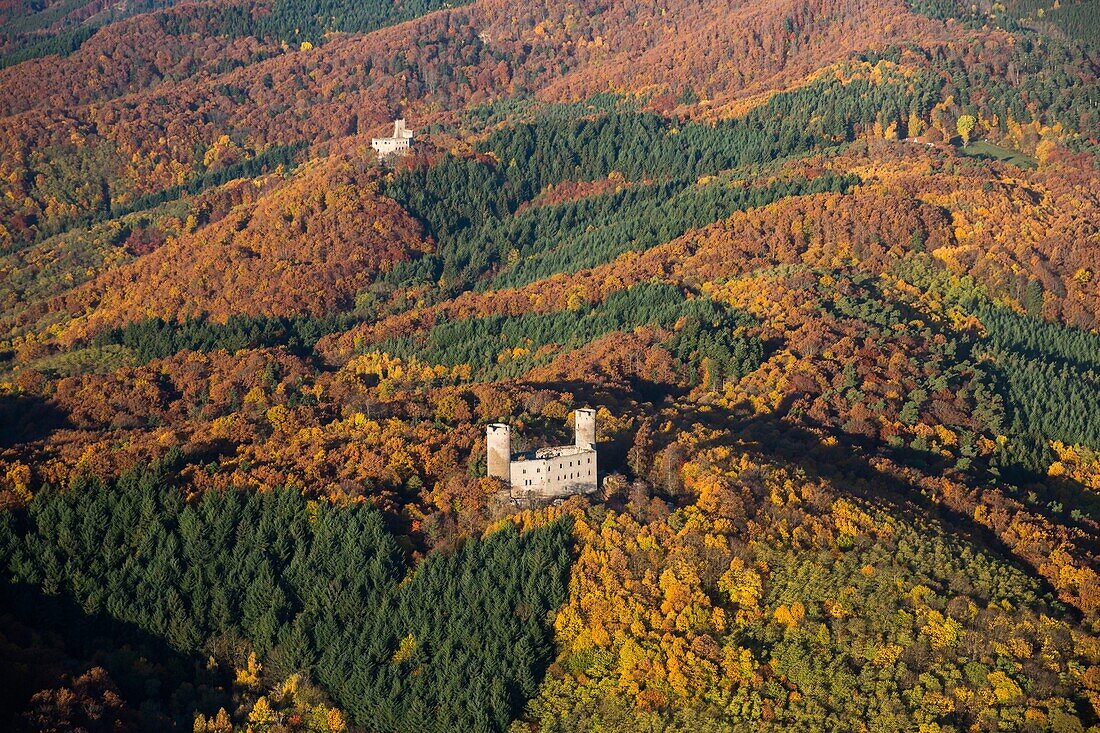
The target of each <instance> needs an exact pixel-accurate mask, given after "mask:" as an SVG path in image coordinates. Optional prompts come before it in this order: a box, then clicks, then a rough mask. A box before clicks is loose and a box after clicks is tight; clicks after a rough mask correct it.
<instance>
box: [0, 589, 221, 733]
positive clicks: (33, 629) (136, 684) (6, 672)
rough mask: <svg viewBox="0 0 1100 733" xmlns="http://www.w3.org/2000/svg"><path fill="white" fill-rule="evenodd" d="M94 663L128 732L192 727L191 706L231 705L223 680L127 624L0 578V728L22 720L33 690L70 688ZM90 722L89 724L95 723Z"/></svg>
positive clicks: (21, 726)
mask: <svg viewBox="0 0 1100 733" xmlns="http://www.w3.org/2000/svg"><path fill="white" fill-rule="evenodd" d="M94 667H100V668H102V669H104V670H105V671H106V672H107V674H108V675H109V677H110V680H111V682H113V683H114V685H115V686H116V687H117V689H118V692H119V695H120V697H121V698H122V700H123V701H124V703H125V708H126V710H127V711H128V712H127V713H126V721H127V723H132V725H133V728H132V729H133V730H181V731H183V730H190V728H191V724H192V720H193V715H194V712H195V711H198V710H201V711H204V712H207V713H209V712H214V711H217V709H218V708H219V707H226V708H227V709H231V707H230V706H231V703H232V700H231V698H230V695H229V693H228V691H227V690H228V686H229V685H228V683H229V680H228V678H227V677H226V676H225V675H224V674H223V673H221V672H220V671H219V670H218V669H209V668H207V664H206V660H205V659H203V658H202V657H201V656H199V655H187V654H183V653H180V652H178V651H177V650H175V649H173V648H172V647H170V646H169V645H168V644H167V643H166V642H165V641H164V640H163V639H161V638H159V637H157V636H155V635H153V634H151V633H149V632H147V631H145V630H143V629H141V628H139V627H137V626H135V625H133V624H130V623H126V622H123V621H119V620H117V619H114V618H111V617H109V616H106V615H105V614H98V613H97V614H89V613H87V612H86V611H85V610H84V609H83V608H82V607H81V606H80V605H79V604H77V603H75V602H74V601H73V600H71V599H69V598H65V597H61V596H51V595H47V594H45V593H43V592H42V591H41V590H40V589H38V588H37V587H34V586H29V585H15V584H9V583H7V582H3V581H0V729H2V730H12V731H20V730H32V729H33V725H31V724H29V723H28V722H27V721H25V720H22V716H23V714H24V713H26V712H28V710H29V709H30V706H31V696H32V695H34V694H35V693H36V692H38V691H40V690H44V689H55V688H59V687H70V686H71V682H72V680H73V679H74V678H76V677H79V676H81V675H83V674H84V673H86V672H87V671H88V670H89V669H92V668H94ZM93 728H94V726H93Z"/></svg>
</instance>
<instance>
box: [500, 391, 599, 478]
mask: <svg viewBox="0 0 1100 733" xmlns="http://www.w3.org/2000/svg"><path fill="white" fill-rule="evenodd" d="M574 429H575V439H574V441H573V445H564V446H557V447H553V448H539V449H538V450H534V451H528V452H526V453H512V428H511V427H510V426H508V425H505V424H502V423H493V424H492V425H488V426H486V428H485V447H486V452H487V454H488V463H489V476H490V477H492V478H498V479H500V480H501V481H504V482H506V483H507V484H508V485H509V487H510V489H511V491H510V493H511V496H512V498H513V499H524V500H540V499H560V498H563V497H566V496H572V495H574V494H590V493H592V492H594V491H595V490H596V487H597V477H598V474H597V470H596V411H595V410H593V409H590V408H581V409H578V410H577V411H576V412H575V413H574Z"/></svg>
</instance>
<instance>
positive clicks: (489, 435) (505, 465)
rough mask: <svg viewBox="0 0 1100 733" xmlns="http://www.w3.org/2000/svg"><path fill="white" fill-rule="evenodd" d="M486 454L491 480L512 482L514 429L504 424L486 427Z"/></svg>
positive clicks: (493, 424)
mask: <svg viewBox="0 0 1100 733" xmlns="http://www.w3.org/2000/svg"><path fill="white" fill-rule="evenodd" d="M485 452H486V454H487V460H488V464H489V465H488V471H487V473H488V474H489V477H490V478H498V479H500V480H501V481H510V480H511V478H512V474H511V465H512V428H511V427H509V426H508V425H504V424H502V423H492V424H491V425H486V426H485Z"/></svg>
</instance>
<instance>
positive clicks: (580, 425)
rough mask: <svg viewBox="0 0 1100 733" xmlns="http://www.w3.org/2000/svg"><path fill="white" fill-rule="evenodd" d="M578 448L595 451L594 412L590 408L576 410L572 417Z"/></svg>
mask: <svg viewBox="0 0 1100 733" xmlns="http://www.w3.org/2000/svg"><path fill="white" fill-rule="evenodd" d="M573 427H574V430H575V431H576V432H575V434H576V445H577V447H578V448H587V449H589V450H595V449H596V411H595V410H593V409H592V408H590V407H581V408H579V409H577V411H576V412H575V413H574V416H573Z"/></svg>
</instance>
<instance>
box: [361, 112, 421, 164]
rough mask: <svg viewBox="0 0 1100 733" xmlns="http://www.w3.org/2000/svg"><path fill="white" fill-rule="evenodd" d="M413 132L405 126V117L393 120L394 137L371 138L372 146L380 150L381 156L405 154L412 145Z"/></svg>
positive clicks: (379, 154) (379, 155)
mask: <svg viewBox="0 0 1100 733" xmlns="http://www.w3.org/2000/svg"><path fill="white" fill-rule="evenodd" d="M412 140H413V132H412V130H410V129H409V128H407V127H405V119H404V118H401V119H398V120H394V121H393V137H374V138H371V141H370V146H371V147H372V148H374V149H375V150H376V151H378V157H379V158H385V157H387V156H390V155H404V154H405V153H407V152H409V149H410V148H411V147H412Z"/></svg>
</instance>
